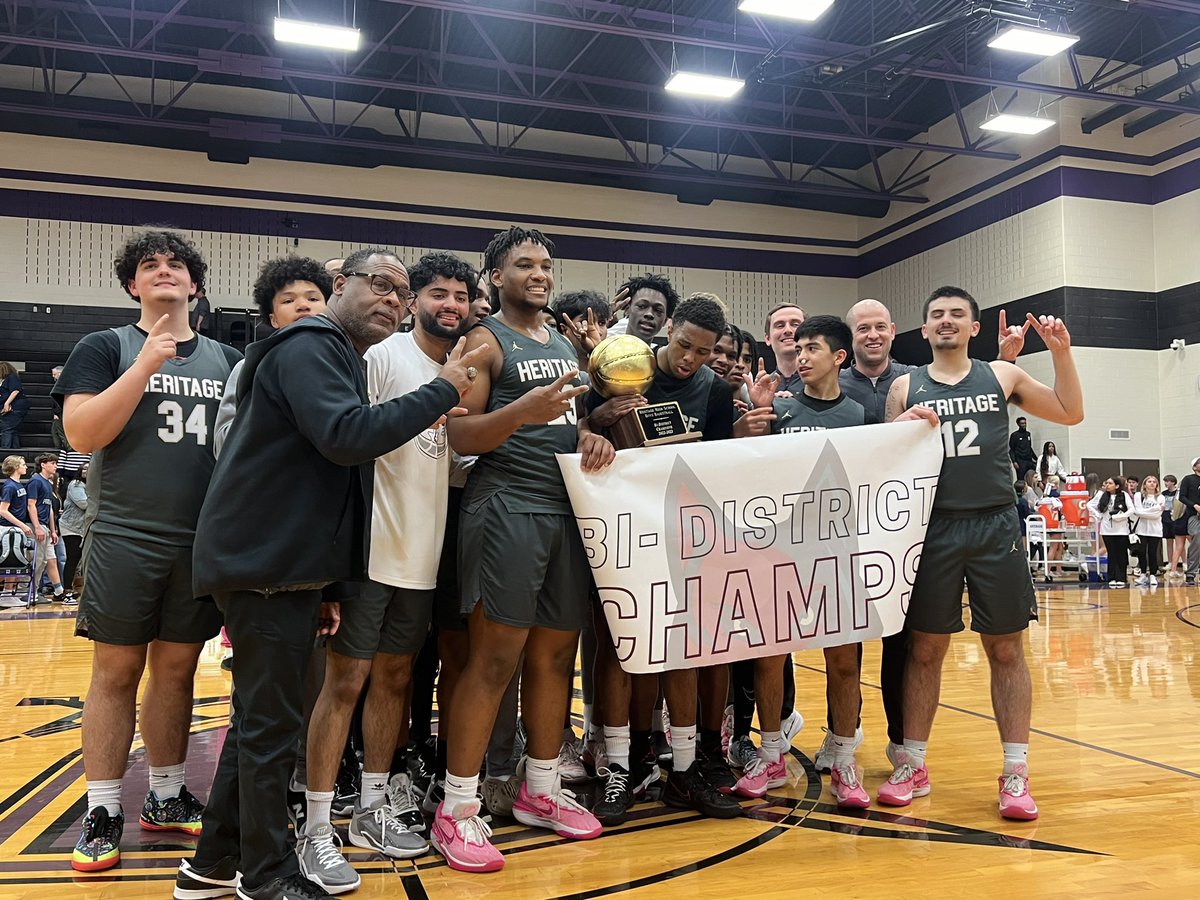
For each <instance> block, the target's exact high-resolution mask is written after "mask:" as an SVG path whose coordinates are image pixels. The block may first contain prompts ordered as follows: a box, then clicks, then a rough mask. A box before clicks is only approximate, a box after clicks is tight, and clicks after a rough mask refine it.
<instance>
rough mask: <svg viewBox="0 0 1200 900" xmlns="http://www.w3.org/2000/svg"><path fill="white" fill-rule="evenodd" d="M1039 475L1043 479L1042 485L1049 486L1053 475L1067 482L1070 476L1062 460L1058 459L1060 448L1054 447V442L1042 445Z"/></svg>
mask: <svg viewBox="0 0 1200 900" xmlns="http://www.w3.org/2000/svg"><path fill="white" fill-rule="evenodd" d="M1037 473H1038V477H1039V478H1040V479H1042V484H1049V483H1050V476H1051V475H1057V476H1058V477H1059V479H1061V480H1064V481H1065V480H1066V477H1067V476H1068V475H1069V474H1070V472H1068V471H1067V467H1066V466H1064V465H1063V463H1062V460H1061V459H1059V458H1058V448H1057V447H1055V446H1054V441H1046V443H1044V444H1042V455H1041V456H1040V457H1038V463H1037Z"/></svg>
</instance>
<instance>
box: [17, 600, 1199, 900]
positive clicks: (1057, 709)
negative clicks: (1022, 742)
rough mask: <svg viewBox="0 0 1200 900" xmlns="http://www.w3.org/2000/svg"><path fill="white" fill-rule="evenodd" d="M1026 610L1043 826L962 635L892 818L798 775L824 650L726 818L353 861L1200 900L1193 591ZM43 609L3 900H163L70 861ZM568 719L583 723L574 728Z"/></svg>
mask: <svg viewBox="0 0 1200 900" xmlns="http://www.w3.org/2000/svg"><path fill="white" fill-rule="evenodd" d="M1052 588H1053V589H1052V590H1048V591H1039V600H1040V602H1041V605H1042V610H1043V612H1042V621H1041V623H1040V624H1038V625H1035V626H1034V627H1033V628H1032V629H1031V630H1030V641H1029V643H1030V646H1029V658H1030V666H1031V669H1032V672H1033V684H1034V719H1033V721H1034V729H1035V733H1034V735H1033V743H1032V751H1031V769H1032V773H1033V781H1032V786H1033V790H1034V796H1035V797H1036V798H1037V801H1038V805H1039V807H1040V808H1041V812H1042V817H1041V819H1040V820H1039V821H1037V822H1030V823H1015V822H1005V821H1003V820H1001V819H1000V818H999V817H998V816H997V814H996V776H997V774H998V772H999V768H1000V748H999V743H998V738H997V736H996V731H995V725H994V723H993V721H992V715H991V704H990V701H989V695H988V685H987V663H986V660H985V658H984V656H983V653H982V651H981V648H980V646H979V642H978V640H977V639H976V638H975V637H974V636H972V635H970V634H963V635H960V636H958V637H956V638H955V641H954V643H953V645H952V649H951V653H950V657H949V659H948V660H947V666H946V674H945V682H944V688H943V692H942V708H941V710H940V711H939V713H938V719H937V723H936V725H935V728H934V733H933V740H932V742H931V744H930V755H929V767H930V775H931V780H932V781H933V784H934V790H933V793H932V794H931V795H930V796H929V797H926V798H923V799H920V800H917V801H915V802H914V804H913V805H912V807H911V808H910V809H909V810H908V811H907V813H906V814H903V815H898V814H896V812H892V811H888V810H886V809H884V808H880V807H877V806H872V808H871V809H869V810H866V811H864V812H862V813H861V814H850V813H843V812H839V811H838V810H837V808H836V807H835V806H834V805H833V803H832V802H831V798H830V796H829V794H828V792H827V791H826V790H824V788H825V784H826V780H825V779H824V778H822V777H820V776H818V775H817V774H816V773H815V772H814V770H813V768H812V764H811V762H810V757H811V755H812V754H813V753H814V752H815V749H816V747H817V746H818V745H819V743H820V740H821V731H820V725H821V724H822V720H823V717H824V699H823V698H824V676H823V673H822V659H821V655H820V654H819V653H803V654H798V655H797V658H796V661H797V663H798V666H797V670H796V672H797V674H796V679H797V696H798V701H797V702H798V706H799V708H800V710H801V712H803V713H804V714H805V716H806V717H807V719H808V724H807V725H806V726H805V728H804V730H803V731H801V733H800V735H799V736H798V737H797V739H796V742H795V746H794V748H793V756H792V759H791V761H790V765H789V772H790V775H791V781H790V784H789V785H788V787H787V788H784V789H781V790H779V791H777V792H774V793H773V794H772V795H770V796H769V797H768V798H766V799H765V800H763V801H758V802H747V803H746V804H745V807H746V815H745V817H744V818H741V819H737V820H734V821H727V822H714V821H705V820H701V819H699V818H698V817H696V816H695V815H692V814H687V813H680V812H678V811H669V810H667V809H666V808H665V807H663V806H661V805H660V804H656V803H655V804H643V805H640V806H638V807H635V815H634V816H633V818H632V819H631V820H630V821H629V822H628V823H627V824H626V825H625V826H623V827H621V828H618V829H613V830H612V831H610V832H609V833H606V834H605V835H604V836H603V837H602V838H600V839H599V840H596V841H590V842H584V843H568V842H564V841H561V840H559V839H557V838H555V837H554V836H553V835H549V834H548V833H546V832H540V831H535V830H530V829H526V828H524V827H523V826H520V825H517V824H508V825H500V824H497V825H496V836H495V838H494V839H495V840H496V841H497V843H498V845H499V846H501V848H502V849H503V850H504V852H505V854H506V856H507V858H508V859H507V866H506V868H505V869H504V871H503V872H501V873H498V874H495V875H482V876H481V875H462V874H460V873H456V872H453V871H451V870H449V869H448V868H447V867H446V866H445V864H444V863H443V862H442V860H441V858H440V857H439V856H437V855H436V854H433V853H430V854H429V855H427V856H425V857H423V858H421V859H418V860H416V861H412V862H388V861H385V860H383V859H382V858H380V857H373V856H372V855H371V854H369V853H367V852H366V851H362V850H358V849H356V848H350V854H349V855H350V858H351V860H352V861H353V862H354V864H355V865H356V867H357V868H358V869H359V871H360V872H361V873H362V874H363V884H362V887H361V888H360V889H359V891H358V892H357V893H356V894H355V895H353V896H356V897H359V898H370V897H380V896H388V897H399V896H407V897H433V898H442V897H446V898H450V897H454V898H457V897H462V898H466V897H473V898H478V897H528V898H552V897H554V898H562V897H600V896H615V895H620V896H636V897H647V898H648V897H661V896H665V895H666V892H668V891H670V892H672V894H678V895H686V896H689V897H695V898H698V900H703V898H707V897H722V898H725V897H730V896H739V895H753V896H755V897H784V896H788V897H795V896H805V897H836V898H847V897H889V898H894V897H912V896H918V895H923V894H933V895H937V896H946V897H962V896H969V897H972V898H984V897H1006V898H1013V897H1020V896H1033V895H1035V894H1036V895H1041V896H1048V897H1065V896H1070V897H1101V896H1113V897H1117V896H1125V895H1128V894H1131V893H1135V892H1136V893H1138V894H1141V895H1146V896H1158V897H1172V898H1174V897H1180V898H1183V897H1189V898H1190V897H1196V896H1200V630H1198V629H1200V589H1198V588H1186V589H1185V588H1183V587H1181V586H1175V585H1173V584H1172V585H1165V586H1163V587H1159V588H1157V589H1155V590H1146V589H1141V590H1138V589H1130V590H1112V591H1110V590H1105V589H1096V588H1094V587H1093V588H1090V589H1089V588H1086V587H1081V586H1078V585H1074V584H1071V585H1064V586H1061V587H1060V586H1058V585H1053V586H1052ZM69 615H70V614H69V613H67V612H64V611H63V610H61V609H59V608H58V607H56V606H48V607H47V606H43V607H39V608H38V610H37V612H36V613H34V614H32V615H31V614H29V613H27V612H24V611H5V612H4V613H3V614H0V709H3V710H4V713H3V717H2V718H0V898H3V900H17V898H36V900H43V898H47V900H49V898H54V900H58V898H61V897H64V896H69V897H78V898H104V900H109V898H115V900H124V898H135V897H160V898H161V897H168V896H169V895H170V890H171V886H172V885H171V879H172V878H173V874H174V870H175V867H176V866H177V865H178V862H179V859H180V857H181V856H182V855H186V854H187V853H188V852H189V847H190V845H191V842H190V841H189V840H188V839H186V838H182V837H181V836H180V837H177V836H168V837H165V838H164V837H163V836H161V835H150V834H144V833H143V832H140V831H139V830H138V828H137V825H136V818H135V819H134V822H133V823H132V825H131V826H127V828H126V833H125V841H124V854H123V855H124V859H123V862H122V864H121V866H120V867H119V868H117V869H114V870H111V871H109V872H107V873H102V874H101V875H98V876H91V877H87V876H77V875H76V874H75V873H73V872H72V871H71V869H70V868H69V864H68V855H69V853H70V849H71V846H72V844H73V842H74V840H75V838H76V836H77V833H78V828H79V820H80V818H81V816H82V815H83V813H84V802H85V799H84V798H85V794H84V781H83V768H82V763H81V760H80V755H79V712H80V707H81V703H80V695H81V694H82V693H84V691H85V690H86V686H87V681H88V671H89V662H90V656H89V650H88V645H87V642H85V641H83V640H78V639H75V638H73V637H72V636H71V624H72V623H71V619H70V617H69ZM221 655H222V651H221V648H220V646H219V645H218V643H217V642H215V641H214V642H213V643H212V644H211V645H210V646H209V647H208V648H206V652H205V654H204V656H203V657H202V659H201V663H200V673H199V678H198V681H197V686H196V696H197V701H196V708H195V718H194V721H193V739H192V758H191V759H190V760H189V764H188V770H189V772H188V784H189V786H191V787H192V788H194V789H195V791H196V793H197V794H199V795H200V796H201V797H202V798H203V797H204V796H206V795H207V788H208V784H209V782H210V781H211V777H212V771H213V767H214V763H215V759H216V753H217V748H218V746H219V742H220V739H221V734H222V731H223V729H224V728H225V727H226V725H227V723H228V703H227V694H228V688H229V681H228V676H227V675H226V674H225V673H223V672H222V671H221V669H220V659H221ZM878 661H879V654H878V647H877V646H868V648H867V650H866V660H865V664H864V665H865V668H864V673H865V674H864V688H863V694H864V708H863V726H864V729H865V730H866V735H867V740H866V743H865V744H864V746H863V748H862V749H861V751H860V753H859V762H860V764H861V765H862V766H863V767H864V768H865V770H866V771H865V781H866V785H867V788H868V790H870V791H871V793H872V795H873V794H874V790H875V788H876V787H877V786H878V784H879V782H880V781H881V780H882V779H884V778H885V777H886V776H887V774H888V772H889V769H888V765H887V760H886V759H885V757H884V754H883V747H884V743H885V742H886V735H885V731H884V727H883V716H882V710H881V707H880V703H879V699H878V691H877V689H876V681H875V675H876V674H877V672H878ZM577 711H578V710H577ZM145 783H146V773H145V761H144V758H143V755H142V751H141V745H140V744H139V743H138V742H137V741H136V739H135V743H134V753H133V763H132V768H131V771H130V773H129V777H128V778H127V780H126V796H125V805H126V809H135V810H136V809H139V808H140V804H141V799H142V796H143V795H144V792H145Z"/></svg>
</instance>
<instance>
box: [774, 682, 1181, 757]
mask: <svg viewBox="0 0 1200 900" xmlns="http://www.w3.org/2000/svg"><path fill="white" fill-rule="evenodd" d="M795 665H796V668H798V669H808V670H809V671H810V672H816V673H817V674H819V675H824V674H825V670H824V669H818V668H817V667H816V666H810V665H808V664H807V663H799V662H798V663H795ZM859 683H860V684H863V685H866V686H867V687H869V688H874V689H875V690H877V691H880V692H881V693H882V691H883V688H882V687H880V686H879V685H877V684H872V683H871V682H869V681H860V682H859ZM938 706H939V707H940V708H942V709H949V710H952V711H953V712H959V713H965V714H966V715H968V716H975V717H976V718H977V719H985V720H987V721H988V722H995V721H996V717H995V716H989V715H988V714H987V713H982V712H978V711H977V710H974V709H965V708H963V707H961V706H954V705H953V704H951V703H942V702H941V701H938ZM1029 730H1030V732H1032V733H1033V734H1036V735H1040V736H1041V737H1048V738H1054V739H1055V740H1057V741H1062V742H1063V743H1065V744H1074V745H1075V746H1076V747H1085V748H1086V749H1088V750H1096V751H1099V752H1100V753H1107V754H1109V755H1110V756H1117V757H1120V758H1121V759H1127V760H1129V761H1130V762H1136V763H1142V764H1143V765H1146V766H1153V767H1154V768H1156V769H1163V770H1165V771H1167V772H1174V773H1175V774H1176V775H1185V776H1187V777H1188V778H1196V779H1200V772H1193V771H1191V770H1190V769H1181V768H1179V767H1178V766H1172V765H1171V764H1169V763H1162V762H1158V761H1157V760H1153V759H1146V758H1145V757H1144V756H1134V755H1133V754H1132V753H1123V752H1121V751H1120V750H1114V749H1112V748H1111V747H1101V746H1100V745H1099V744H1089V743H1088V742H1087V741H1081V740H1077V739H1076V738H1073V737H1067V736H1066V735H1065V734H1056V733H1055V732H1053V731H1046V730H1045V729H1043V728H1034V727H1033V726H1030V728H1029Z"/></svg>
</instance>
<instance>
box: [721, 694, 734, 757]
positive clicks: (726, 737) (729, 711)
mask: <svg viewBox="0 0 1200 900" xmlns="http://www.w3.org/2000/svg"><path fill="white" fill-rule="evenodd" d="M732 740H733V704H732V703H731V704H729V705H728V706H726V707H725V715H723V716H722V717H721V756H728V755H729V742H730V741H732Z"/></svg>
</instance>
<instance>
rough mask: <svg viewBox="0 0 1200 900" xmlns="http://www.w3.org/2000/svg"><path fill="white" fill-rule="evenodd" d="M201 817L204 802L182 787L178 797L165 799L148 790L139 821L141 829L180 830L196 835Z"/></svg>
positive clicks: (198, 831) (202, 815)
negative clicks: (160, 798)
mask: <svg viewBox="0 0 1200 900" xmlns="http://www.w3.org/2000/svg"><path fill="white" fill-rule="evenodd" d="M203 818H204V804H203V803H201V802H200V801H199V800H197V799H196V798H195V797H193V796H192V795H191V793H190V792H189V791H188V789H187V788H186V787H183V788H180V789H179V796H178V797H168V798H167V799H166V800H159V799H158V795H157V794H155V793H154V791H150V793H148V794H147V795H146V802H145V803H144V804H143V805H142V817H141V820H140V821H141V825H142V830H143V831H182V832H183V833H184V834H190V835H198V834H200V827H201V820H202V819H203Z"/></svg>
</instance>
